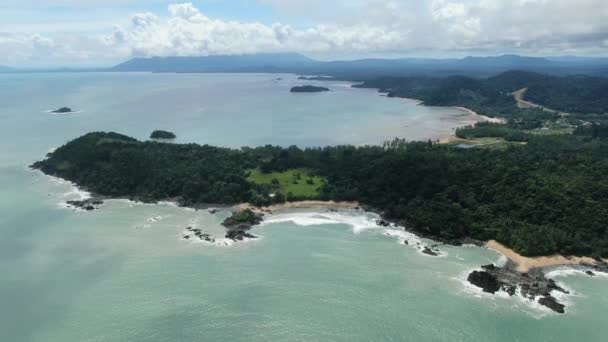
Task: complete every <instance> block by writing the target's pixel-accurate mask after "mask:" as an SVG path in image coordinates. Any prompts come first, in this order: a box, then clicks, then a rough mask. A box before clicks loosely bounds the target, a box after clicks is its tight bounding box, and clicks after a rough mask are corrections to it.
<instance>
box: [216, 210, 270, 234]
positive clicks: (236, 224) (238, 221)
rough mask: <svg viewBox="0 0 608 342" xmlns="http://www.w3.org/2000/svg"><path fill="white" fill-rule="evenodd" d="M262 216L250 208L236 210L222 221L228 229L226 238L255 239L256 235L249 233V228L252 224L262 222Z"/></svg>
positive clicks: (255, 224)
mask: <svg viewBox="0 0 608 342" xmlns="http://www.w3.org/2000/svg"><path fill="white" fill-rule="evenodd" d="M262 220H263V216H262V215H261V214H256V213H254V212H253V211H252V210H251V209H245V210H241V211H237V212H235V213H233V214H232V216H230V217H229V218H227V219H225V220H224V222H222V225H223V226H224V227H226V229H227V230H228V231H227V232H226V238H227V239H230V240H232V241H243V240H244V239H246V238H247V239H257V236H255V235H253V234H250V233H249V230H250V229H251V228H252V227H253V226H257V225H258V224H260V223H262Z"/></svg>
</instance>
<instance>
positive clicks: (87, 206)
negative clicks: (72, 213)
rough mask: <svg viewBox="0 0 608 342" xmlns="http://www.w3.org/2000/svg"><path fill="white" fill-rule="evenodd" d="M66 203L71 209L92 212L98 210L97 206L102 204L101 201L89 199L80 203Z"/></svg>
mask: <svg viewBox="0 0 608 342" xmlns="http://www.w3.org/2000/svg"><path fill="white" fill-rule="evenodd" d="M66 203H67V205H69V206H70V207H72V208H76V209H82V210H86V211H93V210H96V209H99V206H100V205H102V204H103V201H102V200H100V199H96V198H89V199H86V200H82V201H67V202H66Z"/></svg>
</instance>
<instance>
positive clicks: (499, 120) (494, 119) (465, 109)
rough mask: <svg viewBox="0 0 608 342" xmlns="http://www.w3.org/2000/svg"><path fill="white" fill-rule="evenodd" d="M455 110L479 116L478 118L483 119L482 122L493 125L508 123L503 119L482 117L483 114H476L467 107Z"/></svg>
mask: <svg viewBox="0 0 608 342" xmlns="http://www.w3.org/2000/svg"><path fill="white" fill-rule="evenodd" d="M454 108H456V109H460V110H462V111H465V112H467V113H469V114H471V115H475V116H478V117H480V118H482V120H481V121H487V122H492V123H505V122H506V120H505V119H502V118H491V117H489V116H485V115H481V114H478V113H476V112H474V111H472V110H470V109H469V108H466V107H454Z"/></svg>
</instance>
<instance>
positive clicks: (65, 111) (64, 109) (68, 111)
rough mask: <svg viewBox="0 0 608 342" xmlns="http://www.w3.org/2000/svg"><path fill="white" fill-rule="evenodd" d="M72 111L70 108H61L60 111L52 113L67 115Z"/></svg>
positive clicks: (56, 110)
mask: <svg viewBox="0 0 608 342" xmlns="http://www.w3.org/2000/svg"><path fill="white" fill-rule="evenodd" d="M71 112H72V109H71V108H68V107H61V108H59V109H55V110H53V111H51V113H56V114H65V113H71Z"/></svg>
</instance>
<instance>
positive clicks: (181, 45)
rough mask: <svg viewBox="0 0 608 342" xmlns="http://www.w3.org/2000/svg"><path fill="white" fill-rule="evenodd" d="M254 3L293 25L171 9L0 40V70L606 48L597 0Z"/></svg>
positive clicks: (606, 13)
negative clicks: (262, 56)
mask: <svg viewBox="0 0 608 342" xmlns="http://www.w3.org/2000/svg"><path fill="white" fill-rule="evenodd" d="M116 1H117V2H120V1H119V0H116ZM257 1H258V2H259V3H262V4H263V5H264V6H270V7H271V8H273V9H274V10H275V12H276V13H277V15H276V17H277V18H281V19H283V20H287V21H288V22H289V21H292V20H294V21H295V22H297V23H298V24H297V25H290V24H288V23H281V22H275V23H263V22H256V21H236V20H222V19H217V18H212V17H209V16H207V15H206V14H205V13H203V12H202V11H201V10H200V9H199V8H197V7H196V6H195V5H193V4H192V3H175V4H170V5H168V7H167V10H166V12H165V13H150V12H141V13H136V14H134V15H132V16H131V17H130V20H125V21H123V19H125V18H117V20H116V22H119V23H122V24H120V25H115V26H114V28H113V29H111V28H109V29H105V30H104V29H103V28H100V30H99V31H105V33H102V34H97V35H83V34H79V33H78V32H67V33H62V34H59V35H58V34H48V33H45V32H39V33H37V34H24V33H11V32H4V33H0V50H2V51H6V52H7V53H4V54H3V55H2V56H0V64H2V63H4V64H7V63H8V64H10V63H11V62H15V61H17V62H19V63H28V62H29V63H35V62H38V61H41V60H46V61H47V62H48V63H64V62H70V63H71V64H73V63H78V62H82V63H84V62H91V61H97V62H99V63H102V62H104V61H118V60H121V59H126V58H129V57H133V56H174V55H175V56H193V55H215V54H242V53H255V52H282V51H297V52H302V53H309V54H314V55H317V56H322V55H351V56H366V55H371V54H383V53H386V54H389V53H390V54H410V55H411V54H418V55H423V54H426V55H429V54H433V55H439V56H441V55H446V54H469V53H476V54H499V53H505V52H514V53H521V54H531V55H536V54H602V53H605V52H604V51H605V47H606V44H607V43H606V42H608V20H605V18H606V17H608V6H605V3H604V2H605V0H578V1H577V2H576V3H575V2H573V1H570V0H551V1H548V0H428V1H413V0H391V1H380V0H348V1H347V0H335V1H333V2H331V3H329V2H327V1H320V0H306V1H304V0H290V1H287V0H257ZM63 2H70V0H64V1H63ZM73 2H80V1H76V0H74V1H73ZM125 2H130V1H128V0H125ZM133 2H136V1H133ZM82 3H84V2H82ZM315 13H320V14H315ZM298 15H299V16H300V18H299V19H294V18H296V17H297V16H298ZM303 16H305V17H303ZM302 22H306V23H309V24H306V25H302Z"/></svg>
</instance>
